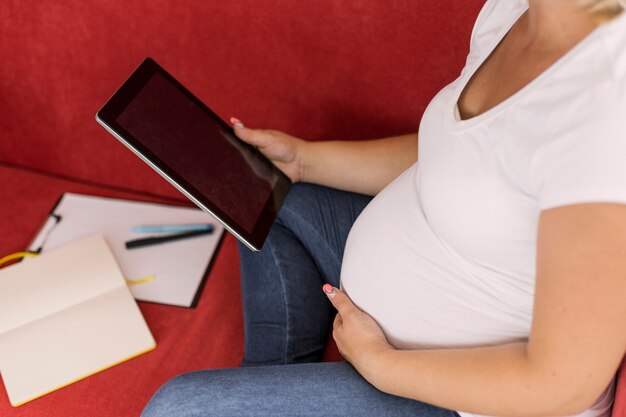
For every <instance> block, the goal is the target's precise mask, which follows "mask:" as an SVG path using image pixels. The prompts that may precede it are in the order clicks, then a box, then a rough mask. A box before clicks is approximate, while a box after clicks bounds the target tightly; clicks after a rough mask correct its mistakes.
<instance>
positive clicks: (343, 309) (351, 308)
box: [322, 284, 358, 317]
mask: <svg viewBox="0 0 626 417" xmlns="http://www.w3.org/2000/svg"><path fill="white" fill-rule="evenodd" d="M322 289H323V290H324V292H325V293H326V296H328V299H329V300H330V302H331V303H332V305H333V306H334V307H335V308H336V309H337V311H338V312H339V314H340V315H342V316H343V317H345V316H346V315H348V314H352V313H354V312H355V311H358V309H357V307H356V306H355V305H354V304H353V303H352V300H350V298H349V297H348V295H347V294H346V293H345V292H343V291H341V290H340V289H339V288H335V287H333V286H332V285H330V284H325V285H324V286H323V287H322Z"/></svg>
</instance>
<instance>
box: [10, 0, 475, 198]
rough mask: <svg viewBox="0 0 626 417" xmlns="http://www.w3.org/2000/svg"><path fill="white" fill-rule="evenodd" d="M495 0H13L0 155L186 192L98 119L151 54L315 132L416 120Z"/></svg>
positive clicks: (224, 96)
mask: <svg viewBox="0 0 626 417" xmlns="http://www.w3.org/2000/svg"><path fill="white" fill-rule="evenodd" d="M483 1H484V0H471V1H464V2H458V1H455V0H439V1H429V2H414V1H409V0H401V1H394V2H388V1H371V0H369V1H359V2H356V3H355V2H346V1H341V0H325V1H313V2H309V1H306V2H305V1H299V0H281V1H277V0H255V1H253V2H251V1H220V0H209V1H207V0H203V1H198V0H180V1H174V0H164V1H158V2H154V1H133V2H128V1H123V0H96V1H91V2H66V1H34V0H8V1H4V2H3V6H2V9H3V13H2V14H1V17H0V19H2V21H1V24H0V56H1V57H2V61H3V64H2V65H0V132H2V133H1V135H3V136H2V140H0V162H11V163H15V164H18V165H23V166H27V167H31V168H36V169H41V170H44V171H48V172H53V173H62V174H65V175H69V176H72V177H76V178H85V179H89V180H94V181H103V182H106V183H109V184H114V185H118V186H123V187H126V188H131V189H135V190H151V191H153V192H155V193H157V194H163V195H178V194H177V192H176V191H175V190H174V189H173V188H172V187H171V186H169V185H168V184H167V183H166V182H165V181H163V180H161V179H160V177H158V176H156V175H154V174H153V172H152V171H151V170H150V168H148V167H147V166H145V165H144V164H143V163H141V162H140V161H139V160H138V159H137V158H136V157H135V156H133V155H132V154H131V153H130V152H128V151H127V150H126V149H125V148H124V147H123V146H122V145H121V144H119V143H117V142H116V140H115V139H114V138H113V137H112V136H110V135H109V134H108V133H106V132H105V131H104V130H103V129H102V128H101V127H99V126H98V125H97V124H96V123H95V122H94V115H95V113H96V111H97V110H98V109H99V108H100V106H102V104H104V102H105V101H106V100H107V99H108V98H109V97H110V96H111V94H112V93H113V91H115V89H116V88H117V87H119V85H120V84H121V83H122V81H123V80H124V79H125V78H126V77H127V76H128V75H129V74H130V72H131V71H132V70H133V69H134V68H135V67H136V66H137V65H138V64H139V62H140V61H141V60H142V59H143V58H144V57H146V56H152V57H153V58H155V59H156V60H157V62H159V63H161V64H162V65H163V66H164V67H165V68H166V69H167V70H169V71H170V72H171V73H172V74H173V75H174V76H175V77H177V78H178V79H179V80H180V81H182V82H183V84H185V85H186V86H187V87H188V88H189V89H191V90H192V91H193V92H195V93H196V94H197V95H198V96H199V97H200V98H201V99H202V100H203V101H204V102H205V103H206V104H208V105H209V107H212V108H213V109H214V110H215V111H216V112H217V113H218V114H219V115H221V116H222V117H223V118H224V119H225V120H228V118H229V117H230V116H231V115H236V116H238V117H239V118H240V119H242V120H243V121H244V122H245V123H247V124H249V125H250V126H263V127H267V128H270V127H271V128H275V129H282V130H286V131H289V132H291V133H293V134H296V135H301V136H303V137H305V138H308V139H319V138H374V137H377V136H384V135H391V134H394V133H407V132H412V131H416V130H417V127H418V123H419V119H420V115H421V113H422V111H423V109H424V107H425V105H426V104H427V103H428V101H429V100H430V98H431V97H432V96H433V95H434V94H435V92H436V91H437V90H438V89H439V88H440V87H441V86H442V85H444V84H445V83H446V82H449V81H450V80H451V79H453V78H454V77H455V76H456V75H457V74H458V72H459V70H460V67H461V65H462V63H463V60H464V56H465V54H466V51H467V43H468V37H469V33H470V29H471V27H472V24H473V20H474V18H475V15H476V13H477V12H478V9H479V8H480V6H481V5H482V3H483ZM129 174H131V175H129Z"/></svg>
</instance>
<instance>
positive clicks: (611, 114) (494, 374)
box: [143, 0, 626, 417]
mask: <svg viewBox="0 0 626 417" xmlns="http://www.w3.org/2000/svg"><path fill="white" fill-rule="evenodd" d="M623 11H624V3H623V2H622V1H620V0H488V1H487V2H486V4H485V6H484V8H483V10H482V11H481V13H480V15H479V17H478V20H477V22H476V24H475V27H474V31H473V33H472V39H471V47H470V52H469V56H468V58H467V62H466V66H465V68H464V69H463V71H462V72H461V74H460V76H459V77H458V79H457V80H455V81H454V82H453V83H452V84H450V85H448V86H447V87H445V88H444V89H443V90H442V91H441V92H440V93H439V94H438V95H437V96H436V97H435V98H434V99H433V100H432V102H431V103H430V105H429V107H428V108H427V110H426V112H425V114H424V116H423V119H422V122H421V125H420V129H419V141H418V135H415V134H413V135H407V136H399V137H392V138H386V139H380V140H373V141H366V142H314V143H309V142H305V141H302V140H300V139H297V138H294V137H292V136H289V135H287V134H285V133H281V132H277V131H268V130H256V129H250V128H247V127H245V126H244V125H243V124H242V123H241V122H240V121H239V120H237V119H233V120H232V122H233V124H234V127H235V132H236V134H237V135H238V136H239V137H240V138H241V139H242V140H244V141H246V142H248V143H250V144H252V145H254V146H257V147H258V148H259V149H260V151H261V152H263V153H264V154H265V155H266V156H267V157H268V158H269V159H271V160H272V161H273V162H274V163H275V165H277V166H278V167H279V168H280V169H282V170H283V171H284V172H285V173H286V174H287V175H288V176H289V177H290V178H291V179H292V180H293V181H294V182H296V183H297V184H295V185H294V186H293V188H292V190H291V192H290V194H289V196H288V197H287V200H286V202H285V205H284V206H283V208H282V210H281V212H280V215H279V218H278V220H277V221H276V223H275V225H274V226H273V229H272V231H271V233H270V235H269V238H268V240H267V242H266V243H265V246H264V248H263V250H262V251H261V252H259V253H252V252H249V251H248V250H247V249H245V248H243V247H242V248H241V250H240V254H241V262H242V290H243V301H244V319H245V336H246V341H245V355H244V361H243V365H245V367H244V368H242V369H229V370H212V371H198V372H194V373H190V374H185V375H182V376H180V377H177V378H175V379H174V380H172V381H170V382H168V383H167V384H166V385H165V386H164V387H162V388H161V389H160V390H159V391H158V392H157V393H156V394H155V396H154V397H153V399H152V400H151V401H150V403H149V404H148V405H147V407H146V409H145V410H144V414H143V415H144V417H154V416H177V417H181V416H303V415H311V416H314V415H315V416H430V417H435V416H457V415H461V416H463V417H466V416H472V415H491V416H555V415H578V416H586V417H599V416H608V415H610V408H611V404H612V400H613V393H614V375H615V372H616V370H617V368H618V366H619V364H620V361H621V360H622V357H623V356H624V352H625V349H626V13H623ZM418 143H419V144H418ZM418 151H419V152H418ZM418 153H419V158H418ZM371 196H375V197H374V198H373V199H372V198H371ZM322 288H323V291H322ZM331 328H332V334H333V337H334V338H335V340H336V342H337V346H338V347H339V350H340V352H341V353H342V354H343V356H344V357H345V359H346V362H342V363H308V362H317V361H319V360H320V359H321V356H322V352H323V350H324V347H325V346H326V339H327V336H328V334H329V333H330V331H331ZM305 362H306V363H305ZM277 364H289V365H288V366H267V365H277ZM261 365H263V366H261Z"/></svg>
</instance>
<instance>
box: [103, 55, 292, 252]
mask: <svg viewBox="0 0 626 417" xmlns="http://www.w3.org/2000/svg"><path fill="white" fill-rule="evenodd" d="M96 120H97V121H98V122H99V123H100V124H101V125H102V126H104V128H105V129H107V130H108V131H109V132H110V133H111V134H113V136H115V137H116V138H117V139H119V140H120V141H121V142H122V143H123V144H124V145H126V146H127V147H128V148H129V149H130V150H131V151H133V152H134V153H135V154H136V155H137V156H138V157H139V158H141V159H142V160H143V161H144V162H145V163H147V164H148V165H150V166H151V167H152V168H153V169H154V170H156V171H157V172H158V173H159V174H160V175H161V176H163V177H164V178H165V179H166V180H167V181H169V182H170V183H171V184H172V185H173V186H174V187H176V188H177V189H178V190H180V191H181V192H182V193H183V194H184V195H185V196H187V198H189V199H190V200H191V201H192V202H194V203H195V204H196V205H197V206H198V207H200V208H201V209H202V210H204V211H206V212H208V213H210V214H212V215H213V216H214V217H215V218H216V219H217V220H218V221H219V222H221V223H222V224H223V225H224V227H225V228H226V229H227V230H229V231H230V232H231V233H232V234H233V235H235V236H236V237H237V238H238V239H239V240H240V241H241V242H243V243H244V244H245V245H246V246H248V247H249V248H250V249H252V250H254V251H258V250H261V248H262V246H263V242H264V241H265V238H266V237H267V234H268V233H269V230H270V228H271V226H272V224H273V222H274V219H275V218H276V215H277V214H278V210H279V209H280V206H281V204H282V202H283V200H284V199H285V196H286V195H287V192H288V190H289V187H290V185H291V181H290V180H289V178H288V177H287V176H286V175H285V174H283V173H282V172H281V171H280V170H279V169H278V168H276V167H275V166H274V165H273V164H272V163H271V162H270V161H269V160H268V159H267V158H265V157H264V156H263V155H262V154H261V153H260V152H259V151H258V150H257V149H256V148H254V147H252V146H250V145H248V144H246V143H244V142H242V141H241V140H239V139H238V138H237V137H236V136H235V133H234V132H233V129H232V128H231V127H230V126H229V125H228V124H226V123H225V122H224V121H222V120H221V119H220V118H219V117H218V116H217V115H216V114H215V113H213V112H212V111H211V110H210V109H209V108H208V107H207V106H206V105H204V104H203V103H202V102H201V101H200V100H198V99H197V98H196V97H195V96H194V95H193V94H191V92H189V90H187V89H186V88H185V87H183V85H182V84H181V83H179V82H178V81H176V79H174V77H172V76H171V75H170V74H168V73H167V72H166V71H165V70H164V69H163V68H161V67H160V66H159V65H158V64H157V63H156V62H155V61H153V60H152V59H150V58H147V59H146V60H145V61H143V62H142V63H141V65H140V66H139V67H138V68H137V69H136V70H135V71H134V72H133V73H132V74H131V75H130V77H129V78H128V79H127V80H126V81H125V82H124V84H122V86H121V87H120V88H119V89H118V90H117V92H115V94H114V95H113V97H111V98H110V99H109V101H108V102H107V103H106V104H105V105H104V106H103V107H102V109H100V111H98V113H97V114H96Z"/></svg>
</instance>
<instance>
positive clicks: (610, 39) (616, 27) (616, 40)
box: [598, 13, 626, 82]
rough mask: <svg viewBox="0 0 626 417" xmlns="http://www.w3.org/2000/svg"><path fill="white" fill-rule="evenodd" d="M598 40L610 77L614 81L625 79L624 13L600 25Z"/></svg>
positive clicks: (625, 39)
mask: <svg viewBox="0 0 626 417" xmlns="http://www.w3.org/2000/svg"><path fill="white" fill-rule="evenodd" d="M598 30H599V31H600V32H601V33H600V36H599V40H600V42H601V46H600V47H601V48H602V53H603V54H605V57H606V61H607V63H608V65H607V67H608V68H607V69H608V70H610V72H611V73H610V74H609V75H610V77H611V78H612V79H613V80H615V81H618V82H619V81H622V82H624V80H626V48H624V45H626V13H622V14H621V15H620V16H618V17H617V18H615V19H614V20H613V21H611V22H608V23H605V24H604V25H603V26H600V27H599V28H598Z"/></svg>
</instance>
